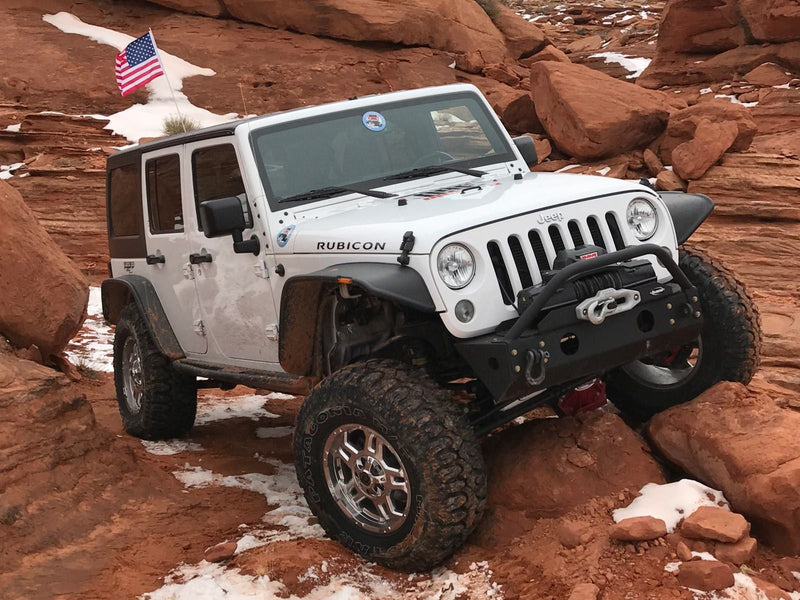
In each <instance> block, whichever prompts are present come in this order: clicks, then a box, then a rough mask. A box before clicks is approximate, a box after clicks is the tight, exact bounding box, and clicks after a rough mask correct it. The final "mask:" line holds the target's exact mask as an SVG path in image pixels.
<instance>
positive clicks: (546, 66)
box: [530, 61, 669, 159]
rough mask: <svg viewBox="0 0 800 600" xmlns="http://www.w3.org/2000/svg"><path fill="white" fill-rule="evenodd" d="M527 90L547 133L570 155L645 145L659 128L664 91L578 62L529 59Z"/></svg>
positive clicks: (665, 115) (614, 151)
mask: <svg viewBox="0 0 800 600" xmlns="http://www.w3.org/2000/svg"><path fill="white" fill-rule="evenodd" d="M530 87H531V95H532V96H533V102H534V104H535V105H536V114H537V115H538V116H539V119H540V120H541V122H542V125H543V126H544V128H545V130H546V131H547V133H548V134H549V136H548V137H550V139H551V140H552V141H554V142H555V144H556V145H557V146H558V147H559V148H560V149H561V150H563V151H564V152H565V153H567V154H569V155H570V156H575V157H576V158H579V159H590V158H602V157H606V156H614V155H616V154H621V153H623V152H625V151H627V150H631V149H633V148H636V147H640V146H645V145H647V144H648V143H649V142H651V141H652V140H653V139H655V138H656V137H657V136H658V135H659V134H660V133H661V132H662V131H663V129H664V126H665V124H666V122H667V119H668V117H669V109H668V105H667V103H666V100H665V97H664V94H661V93H659V92H651V91H649V90H644V89H642V88H640V87H638V86H636V85H634V84H631V83H627V82H623V81H619V80H617V79H614V78H613V77H609V76H608V75H605V74H603V73H600V72H597V71H594V70H592V69H590V68H588V67H584V66H582V65H574V64H566V63H559V62H552V61H540V62H537V63H534V64H533V65H531V86H530Z"/></svg>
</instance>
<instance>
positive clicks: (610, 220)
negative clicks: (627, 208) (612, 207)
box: [606, 212, 625, 250]
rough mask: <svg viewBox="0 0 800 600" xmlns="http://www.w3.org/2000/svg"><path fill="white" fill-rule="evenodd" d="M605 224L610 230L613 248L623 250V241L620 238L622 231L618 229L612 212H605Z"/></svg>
mask: <svg viewBox="0 0 800 600" xmlns="http://www.w3.org/2000/svg"><path fill="white" fill-rule="evenodd" d="M606 224H608V229H609V231H611V239H613V240H614V246H615V249H616V250H623V249H624V248H625V241H624V240H623V239H622V232H621V231H620V230H619V225H618V224H617V217H616V216H615V215H614V213H613V212H607V213H606Z"/></svg>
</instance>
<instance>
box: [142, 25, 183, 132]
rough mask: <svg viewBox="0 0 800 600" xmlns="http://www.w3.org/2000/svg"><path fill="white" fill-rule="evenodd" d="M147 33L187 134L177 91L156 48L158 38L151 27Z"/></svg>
mask: <svg viewBox="0 0 800 600" xmlns="http://www.w3.org/2000/svg"><path fill="white" fill-rule="evenodd" d="M147 31H148V32H149V33H150V41H151V42H152V43H153V48H154V49H155V51H156V56H157V57H158V63H159V64H160V65H161V70H162V71H163V72H164V79H166V80H167V86H168V87H169V93H170V94H172V101H173V102H174V103H175V110H177V111H178V119H179V120H180V122H181V127H183V133H186V121H185V120H184V118H183V115H182V114H181V108H180V106H178V100H177V99H176V98H175V90H173V89H172V83H170V80H169V77H168V76H167V68H166V67H165V66H164V62H163V61H162V60H161V53H160V52H159V51H158V46H156V38H155V36H154V35H153V30H152V29H150V28H149V27H148V28H147Z"/></svg>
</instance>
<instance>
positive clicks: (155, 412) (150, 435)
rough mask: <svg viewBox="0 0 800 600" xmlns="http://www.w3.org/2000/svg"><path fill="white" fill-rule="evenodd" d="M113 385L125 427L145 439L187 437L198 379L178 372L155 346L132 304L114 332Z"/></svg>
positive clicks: (130, 432) (123, 312) (194, 405)
mask: <svg viewBox="0 0 800 600" xmlns="http://www.w3.org/2000/svg"><path fill="white" fill-rule="evenodd" d="M114 385H115V387H116V391H117V402H118V403H119V413H120V416H121V417H122V424H123V426H124V427H125V431H127V432H128V433H129V434H131V435H134V436H136V437H139V438H142V439H146V440H163V439H169V438H174V437H180V436H182V435H186V434H187V433H188V432H189V431H190V430H191V428H192V425H194V417H195V412H196V411H197V383H196V380H195V378H194V377H192V376H188V375H184V374H182V373H178V372H177V371H175V369H173V368H172V364H171V363H170V361H169V359H168V358H167V357H166V356H164V355H163V354H162V353H161V352H160V351H159V349H158V346H156V344H155V342H153V339H152V338H151V337H150V333H149V331H148V330H147V325H146V323H145V322H144V318H143V317H142V315H141V314H140V313H139V309H138V308H137V307H136V305H134V304H129V305H128V306H126V307H125V308H124V309H123V310H122V312H121V313H120V315H119V320H118V321H117V328H116V332H115V335H114Z"/></svg>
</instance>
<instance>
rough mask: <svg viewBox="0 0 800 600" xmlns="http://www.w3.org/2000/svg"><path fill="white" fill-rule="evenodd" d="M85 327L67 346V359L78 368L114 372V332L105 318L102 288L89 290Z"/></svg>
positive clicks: (94, 287) (95, 287)
mask: <svg viewBox="0 0 800 600" xmlns="http://www.w3.org/2000/svg"><path fill="white" fill-rule="evenodd" d="M86 313H87V315H86V320H85V321H84V322H83V327H81V330H80V331H79V332H78V335H76V336H75V337H74V338H73V339H72V341H71V342H70V343H69V345H68V346H67V358H69V360H70V362H71V363H73V364H74V365H77V366H82V367H86V368H87V369H91V370H93V371H103V372H104V373H113V372H114V356H113V354H114V332H113V330H112V328H111V327H110V326H109V325H108V324H107V323H106V321H105V319H104V318H103V301H102V298H101V295H100V288H99V287H97V286H92V287H90V288H89V306H88V307H87V309H86Z"/></svg>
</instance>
